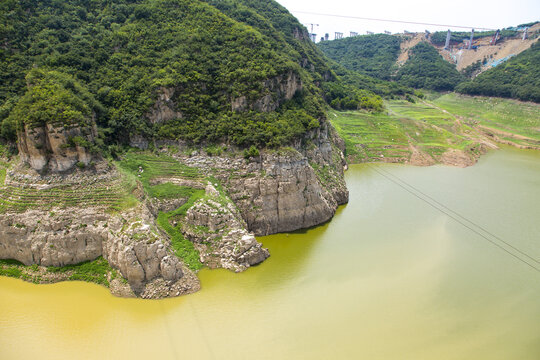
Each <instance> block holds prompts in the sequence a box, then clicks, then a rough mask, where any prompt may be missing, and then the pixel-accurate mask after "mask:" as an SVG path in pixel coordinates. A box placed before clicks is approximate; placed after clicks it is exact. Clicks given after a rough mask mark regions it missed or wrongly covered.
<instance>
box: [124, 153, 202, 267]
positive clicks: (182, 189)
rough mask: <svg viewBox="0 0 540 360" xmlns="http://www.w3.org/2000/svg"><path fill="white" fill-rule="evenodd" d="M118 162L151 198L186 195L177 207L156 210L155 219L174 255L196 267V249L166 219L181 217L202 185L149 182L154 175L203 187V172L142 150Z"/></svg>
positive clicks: (156, 177)
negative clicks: (182, 202)
mask: <svg viewBox="0 0 540 360" xmlns="http://www.w3.org/2000/svg"><path fill="white" fill-rule="evenodd" d="M118 165H119V167H120V168H122V169H124V170H125V171H127V172H128V173H130V174H132V175H135V176H136V177H137V179H138V180H140V182H141V183H142V185H143V188H144V190H145V192H146V193H147V194H148V196H150V197H151V198H156V199H160V200H163V199H175V198H176V199H180V198H184V199H186V203H185V204H183V205H182V206H180V207H179V208H178V209H176V210H173V211H170V212H167V213H164V212H160V213H159V215H158V217H157V220H156V222H157V224H158V225H159V227H160V228H161V229H163V230H164V231H165V232H166V233H167V234H168V235H169V237H170V239H171V244H172V247H173V249H174V251H175V254H176V256H178V257H179V258H180V259H182V260H183V261H184V263H185V264H186V265H187V266H188V267H189V268H190V269H192V270H199V269H200V268H201V267H202V264H201V262H200V257H199V252H198V251H197V249H195V247H194V246H193V243H192V242H191V241H189V240H188V239H186V238H185V237H184V236H183V235H182V232H181V231H180V230H181V225H178V226H176V227H175V226H173V225H172V224H171V221H170V220H171V219H172V218H174V219H175V220H181V218H182V217H183V216H185V214H186V212H187V210H188V209H189V208H190V207H191V206H193V204H194V203H195V202H196V201H197V200H199V199H200V198H202V197H203V196H204V195H205V191H204V189H195V188H192V187H188V186H179V185H175V184H173V183H171V182H164V183H161V184H156V185H151V182H152V180H154V179H158V178H159V179H170V178H175V179H183V180H189V181H197V182H200V183H201V187H204V186H205V185H206V180H205V178H204V176H203V175H202V174H201V173H200V172H199V171H198V170H197V169H196V168H191V167H189V166H186V165H183V164H181V163H179V162H178V161H176V160H174V159H172V158H171V157H168V156H166V155H154V154H150V153H145V152H130V153H128V154H127V155H126V156H125V157H124V159H123V160H122V161H121V162H119V163H118ZM141 170H142V171H141Z"/></svg>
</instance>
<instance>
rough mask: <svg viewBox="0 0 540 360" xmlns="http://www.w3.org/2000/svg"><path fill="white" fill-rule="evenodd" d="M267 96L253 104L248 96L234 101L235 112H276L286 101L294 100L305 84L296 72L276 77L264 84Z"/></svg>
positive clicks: (232, 104) (232, 102) (232, 105)
mask: <svg viewBox="0 0 540 360" xmlns="http://www.w3.org/2000/svg"><path fill="white" fill-rule="evenodd" d="M262 86H263V88H264V89H266V92H267V94H266V95H264V96H263V97H262V98H260V99H257V100H255V101H253V102H251V103H250V102H249V101H248V99H247V97H246V96H240V97H238V98H235V99H232V101H231V108H232V110H233V111H244V110H248V109H251V110H256V111H261V112H270V111H274V110H276V109H277V108H278V107H279V106H280V105H281V104H283V103H284V102H285V101H287V100H290V99H292V98H293V96H294V94H296V93H297V92H298V91H300V90H302V87H303V84H302V80H301V79H300V76H299V75H298V74H296V73H295V72H292V71H290V72H288V73H287V74H283V75H279V76H276V77H275V78H272V79H268V80H266V81H264V82H263V83H262Z"/></svg>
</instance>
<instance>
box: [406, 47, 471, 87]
mask: <svg viewBox="0 0 540 360" xmlns="http://www.w3.org/2000/svg"><path fill="white" fill-rule="evenodd" d="M395 79H396V81H398V82H400V83H401V84H403V85H406V86H410V87H414V88H423V89H429V90H437V91H445V90H453V89H454V87H455V86H456V85H457V84H458V83H459V82H461V81H462V80H463V76H462V75H461V74H460V73H459V72H458V71H457V70H456V66H455V65H453V64H450V63H449V62H447V61H445V60H444V59H443V58H442V56H441V55H439V53H438V52H437V50H436V49H435V48H434V47H433V46H431V45H429V44H428V43H426V42H420V43H418V44H417V45H416V46H414V47H413V48H412V49H411V50H410V52H409V60H407V62H406V63H405V64H404V65H403V66H402V67H400V68H399V71H398V72H397V74H396V76H395Z"/></svg>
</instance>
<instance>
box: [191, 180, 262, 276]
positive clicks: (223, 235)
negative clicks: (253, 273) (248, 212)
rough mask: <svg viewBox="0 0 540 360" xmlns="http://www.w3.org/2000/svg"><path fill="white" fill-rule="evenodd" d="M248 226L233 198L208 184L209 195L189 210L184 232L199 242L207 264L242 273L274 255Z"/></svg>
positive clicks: (195, 241)
mask: <svg viewBox="0 0 540 360" xmlns="http://www.w3.org/2000/svg"><path fill="white" fill-rule="evenodd" d="M246 228H247V225H246V223H245V222H244V220H243V219H242V217H241V215H240V213H239V212H238V210H237V209H236V206H235V205H234V204H233V203H232V201H231V200H230V199H229V198H228V197H227V196H226V195H225V194H221V193H220V192H219V191H218V190H217V189H216V188H215V187H214V185H213V184H208V186H207V187H206V197H205V198H203V199H201V200H199V201H198V202H197V203H195V204H194V205H193V206H192V207H191V208H190V209H189V210H188V211H187V214H186V219H185V222H184V225H183V233H184V234H185V236H187V237H188V239H190V240H191V241H192V242H193V243H194V244H195V246H196V247H197V249H198V250H199V252H200V254H201V261H202V262H203V263H204V264H206V265H207V266H209V267H210V268H217V267H222V268H225V269H229V270H232V271H235V272H240V271H244V270H246V269H247V268H249V267H250V266H252V265H256V264H259V263H260V262H262V261H264V260H265V259H266V258H268V257H269V256H270V253H269V251H268V250H267V249H265V248H263V247H262V244H261V243H259V242H257V240H256V239H255V236H254V235H253V233H250V232H248V231H247V230H246Z"/></svg>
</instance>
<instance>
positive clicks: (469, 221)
mask: <svg viewBox="0 0 540 360" xmlns="http://www.w3.org/2000/svg"><path fill="white" fill-rule="evenodd" d="M379 170H381V171H382V172H384V173H386V174H387V175H389V176H392V177H393V178H395V179H397V180H398V181H400V182H401V183H403V184H405V185H406V186H408V187H410V188H412V189H414V190H415V191H417V192H419V193H420V194H422V195H423V196H425V197H427V198H428V199H430V200H431V201H433V202H435V203H436V204H438V205H439V206H441V207H443V208H445V209H446V210H448V211H450V212H452V213H453V214H455V215H456V216H458V217H459V218H461V219H462V220H464V221H466V222H468V223H469V224H472V225H473V226H476V227H477V228H479V229H480V230H482V231H483V232H485V233H486V234H488V235H490V236H492V237H494V238H495V239H497V240H499V241H500V242H502V243H504V244H505V245H506V246H508V247H510V248H512V249H514V250H515V251H517V252H518V253H520V254H521V255H523V256H526V257H528V258H529V259H530V260H532V261H534V262H535V263H537V264H540V261H538V260H537V259H535V258H533V257H531V256H529V255H528V254H527V253H525V252H524V251H522V250H520V249H518V248H517V247H515V246H513V245H512V244H510V243H508V242H506V241H504V240H503V239H501V238H500V237H499V236H497V235H495V234H493V233H491V232H489V231H488V230H486V229H485V228H483V227H482V226H480V225H478V224H476V223H475V222H473V221H471V220H469V219H467V218H466V217H464V216H463V215H461V214H460V213H458V212H456V211H454V210H452V209H450V208H449V207H447V206H446V205H444V204H443V203H441V202H439V201H437V200H436V199H434V198H432V197H431V196H429V195H428V194H426V193H424V192H422V191H421V190H419V189H417V188H415V187H414V186H412V185H410V184H408V183H407V182H406V181H404V180H402V179H401V178H399V177H398V176H397V175H395V174H392V173H390V172H388V171H386V170H384V169H379Z"/></svg>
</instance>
